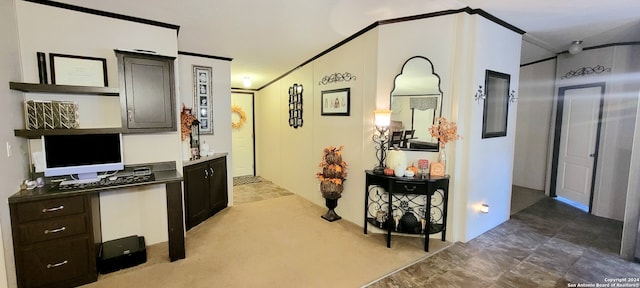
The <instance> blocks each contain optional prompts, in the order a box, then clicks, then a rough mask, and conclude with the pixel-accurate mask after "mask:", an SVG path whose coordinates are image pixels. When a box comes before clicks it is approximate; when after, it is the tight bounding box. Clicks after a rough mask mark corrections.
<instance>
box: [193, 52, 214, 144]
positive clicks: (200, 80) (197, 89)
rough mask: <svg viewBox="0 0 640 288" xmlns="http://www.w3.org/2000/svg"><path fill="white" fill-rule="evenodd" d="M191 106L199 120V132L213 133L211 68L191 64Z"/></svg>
mask: <svg viewBox="0 0 640 288" xmlns="http://www.w3.org/2000/svg"><path fill="white" fill-rule="evenodd" d="M192 69H193V107H195V108H197V110H195V111H197V113H196V118H197V119H198V121H200V134H209V135H213V91H212V90H213V88H212V85H213V68H212V67H207V66H198V65H192Z"/></svg>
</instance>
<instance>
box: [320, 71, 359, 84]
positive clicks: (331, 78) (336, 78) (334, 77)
mask: <svg viewBox="0 0 640 288" xmlns="http://www.w3.org/2000/svg"><path fill="white" fill-rule="evenodd" d="M351 80H356V76H355V75H352V74H351V73H349V72H344V73H333V74H331V75H327V76H324V77H322V80H320V82H318V85H327V84H329V83H333V82H342V81H351Z"/></svg>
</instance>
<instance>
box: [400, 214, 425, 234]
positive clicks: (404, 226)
mask: <svg viewBox="0 0 640 288" xmlns="http://www.w3.org/2000/svg"><path fill="white" fill-rule="evenodd" d="M398 226H400V227H399V229H398V231H400V232H405V233H420V222H419V221H418V218H416V216H415V215H413V213H411V212H409V211H407V212H405V213H404V215H402V218H400V224H399V225H398Z"/></svg>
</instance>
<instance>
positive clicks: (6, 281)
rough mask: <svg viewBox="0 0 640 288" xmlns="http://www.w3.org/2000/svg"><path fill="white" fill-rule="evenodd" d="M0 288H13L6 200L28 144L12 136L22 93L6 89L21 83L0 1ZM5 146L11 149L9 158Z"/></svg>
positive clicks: (22, 170) (10, 10)
mask: <svg viewBox="0 0 640 288" xmlns="http://www.w3.org/2000/svg"><path fill="white" fill-rule="evenodd" d="M0 38H2V39H3V40H2V41H3V42H2V45H0V67H2V69H0V91H2V93H1V94H2V97H0V115H1V116H0V117H2V118H1V119H2V120H1V121H0V123H2V125H0V146H2V153H0V159H1V160H0V198H2V201H0V234H1V238H0V287H15V286H16V285H17V284H16V273H15V263H14V261H13V240H12V239H13V238H12V237H11V235H12V233H11V219H10V217H9V205H8V202H7V198H9V196H11V195H12V194H14V193H16V192H18V191H19V190H20V183H21V182H22V181H24V179H26V178H27V177H28V173H27V172H28V168H27V163H28V158H27V156H26V155H24V154H23V153H22V152H23V150H26V147H27V146H26V145H27V141H26V140H24V139H22V138H17V137H15V136H13V130H14V129H21V128H23V127H24V126H23V125H24V124H23V119H22V112H21V111H22V93H20V92H17V91H13V90H10V89H9V81H20V80H21V77H20V72H21V64H20V50H19V46H18V27H17V20H16V11H15V4H14V1H13V0H0ZM6 143H9V144H10V145H11V147H12V152H13V155H12V156H11V157H8V156H7V154H6V152H5V151H6V150H5V145H6Z"/></svg>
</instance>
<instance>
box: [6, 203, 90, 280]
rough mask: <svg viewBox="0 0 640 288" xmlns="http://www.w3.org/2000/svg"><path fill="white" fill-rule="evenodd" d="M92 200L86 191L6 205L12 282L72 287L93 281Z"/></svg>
mask: <svg viewBox="0 0 640 288" xmlns="http://www.w3.org/2000/svg"><path fill="white" fill-rule="evenodd" d="M96 201H99V199H98V197H97V195H86V196H75V197H67V198H57V199H49V200H41V201H33V202H24V203H14V204H10V205H9V208H10V211H11V222H12V223H11V227H12V230H13V245H14V251H15V259H16V274H17V279H18V287H72V286H78V285H82V284H86V283H90V282H93V281H96V280H97V278H98V272H97V270H96V258H97V254H96V253H97V252H96V251H98V249H97V247H98V245H99V243H100V241H101V237H100V233H94V232H93V231H94V228H96V229H97V230H98V231H99V230H100V227H99V225H100V224H99V223H100V222H99V220H97V218H96V217H95V216H94V215H96V213H97V214H99V213H100V212H99V204H96V203H94V204H93V205H92V202H96ZM94 226H97V227H94Z"/></svg>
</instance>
